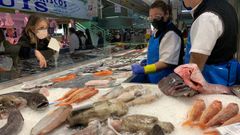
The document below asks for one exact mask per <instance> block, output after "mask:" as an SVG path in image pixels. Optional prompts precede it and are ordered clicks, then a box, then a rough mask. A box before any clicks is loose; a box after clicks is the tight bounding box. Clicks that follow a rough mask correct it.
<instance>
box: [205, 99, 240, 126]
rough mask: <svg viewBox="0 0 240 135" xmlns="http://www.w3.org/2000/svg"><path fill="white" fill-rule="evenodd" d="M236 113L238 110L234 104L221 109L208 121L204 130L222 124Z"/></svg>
mask: <svg viewBox="0 0 240 135" xmlns="http://www.w3.org/2000/svg"><path fill="white" fill-rule="evenodd" d="M238 111H239V108H238V105H237V104H236V103H230V104H228V105H227V107H226V108H224V109H222V110H221V111H220V112H219V113H218V114H217V115H215V116H214V117H213V118H212V119H211V120H209V121H208V123H207V124H206V128H209V127H212V126H216V125H221V124H223V123H224V122H225V121H227V120H229V119H230V118H232V117H233V116H235V115H237V114H238Z"/></svg>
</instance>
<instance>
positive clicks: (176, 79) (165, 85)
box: [158, 73, 198, 97]
mask: <svg viewBox="0 0 240 135" xmlns="http://www.w3.org/2000/svg"><path fill="white" fill-rule="evenodd" d="M158 88H159V89H160V90H161V91H162V92H163V93H164V94H165V95H168V96H173V97H182V96H183V97H192V96H194V95H196V94H198V92H197V91H196V90H192V89H191V88H190V87H188V86H187V85H186V84H185V83H184V81H183V79H182V78H181V77H180V76H179V75H177V74H176V73H171V74H169V75H168V76H167V77H164V78H163V79H162V80H160V81H159V83H158Z"/></svg>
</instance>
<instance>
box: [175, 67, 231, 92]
mask: <svg viewBox="0 0 240 135" xmlns="http://www.w3.org/2000/svg"><path fill="white" fill-rule="evenodd" d="M174 72H175V73H176V74H178V75H179V76H181V78H182V79H183V80H184V82H185V83H186V84H187V85H188V86H189V87H190V88H191V89H193V90H196V91H198V92H200V93H204V94H230V93H231V91H230V88H228V87H226V86H224V85H219V84H210V83H208V82H207V81H206V80H205V79H204V77H203V75H202V72H201V70H200V69H199V68H198V66H197V65H196V64H185V65H180V66H178V67H177V68H175V69H174Z"/></svg>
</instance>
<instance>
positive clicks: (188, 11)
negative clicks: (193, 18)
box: [182, 10, 191, 13]
mask: <svg viewBox="0 0 240 135" xmlns="http://www.w3.org/2000/svg"><path fill="white" fill-rule="evenodd" d="M190 11H191V10H182V13H190Z"/></svg>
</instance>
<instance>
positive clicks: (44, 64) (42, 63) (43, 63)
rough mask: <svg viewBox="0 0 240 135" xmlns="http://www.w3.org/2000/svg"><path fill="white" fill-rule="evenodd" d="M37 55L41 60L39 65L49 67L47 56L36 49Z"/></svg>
mask: <svg viewBox="0 0 240 135" xmlns="http://www.w3.org/2000/svg"><path fill="white" fill-rule="evenodd" d="M35 56H36V57H37V59H38V60H39V66H40V68H45V67H47V62H46V59H45V57H44V56H43V55H42V53H41V52H40V51H38V50H35Z"/></svg>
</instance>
